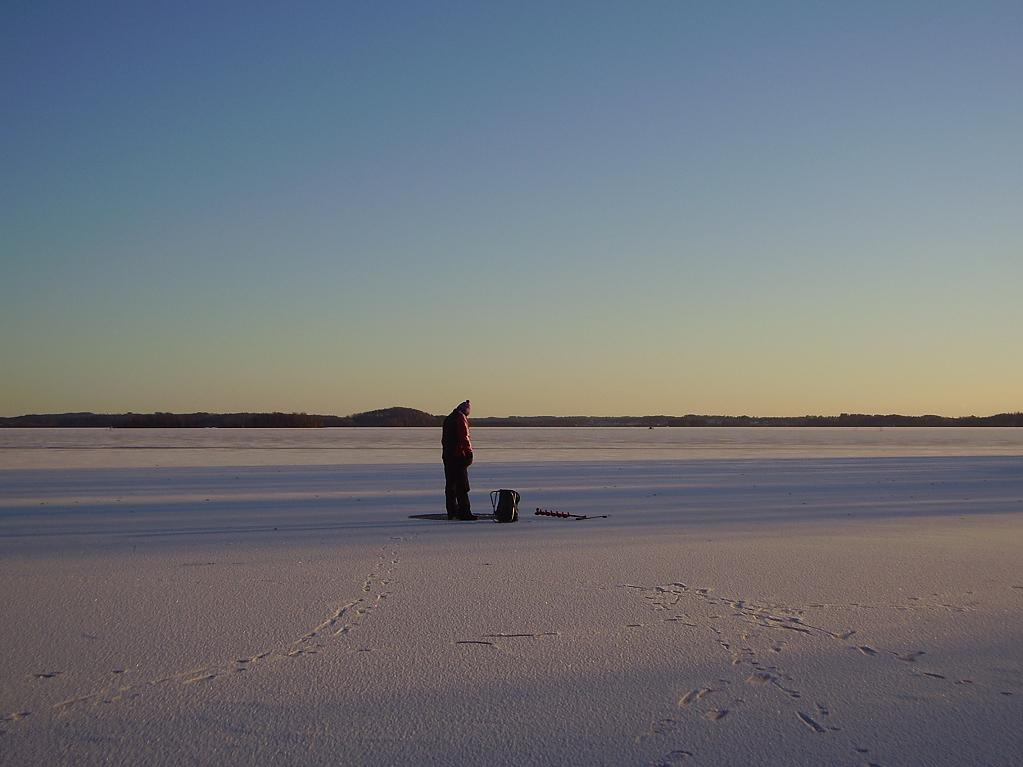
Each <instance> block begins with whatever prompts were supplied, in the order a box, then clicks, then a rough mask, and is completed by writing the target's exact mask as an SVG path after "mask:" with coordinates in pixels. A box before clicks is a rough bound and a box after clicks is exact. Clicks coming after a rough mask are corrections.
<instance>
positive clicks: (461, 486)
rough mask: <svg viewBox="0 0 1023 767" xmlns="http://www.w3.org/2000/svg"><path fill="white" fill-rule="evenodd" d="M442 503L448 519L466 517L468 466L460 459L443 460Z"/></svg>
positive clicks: (468, 512)
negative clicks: (445, 507)
mask: <svg viewBox="0 0 1023 767" xmlns="http://www.w3.org/2000/svg"><path fill="white" fill-rule="evenodd" d="M444 501H445V505H446V506H447V509H448V516H449V517H466V516H468V515H469V514H470V513H471V512H470V511H469V464H468V463H466V462H465V460H464V459H461V458H445V459H444Z"/></svg>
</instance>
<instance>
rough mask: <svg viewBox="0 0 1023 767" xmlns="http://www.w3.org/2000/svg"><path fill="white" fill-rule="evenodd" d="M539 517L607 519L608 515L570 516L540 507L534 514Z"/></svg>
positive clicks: (563, 512) (566, 513)
mask: <svg viewBox="0 0 1023 767" xmlns="http://www.w3.org/2000/svg"><path fill="white" fill-rule="evenodd" d="M533 515H534V516H537V517H557V518H558V519H575V520H579V519H607V514H569V513H568V512H567V511H557V510H555V509H541V508H540V507H539V506H538V507H537V509H536V511H534V512H533Z"/></svg>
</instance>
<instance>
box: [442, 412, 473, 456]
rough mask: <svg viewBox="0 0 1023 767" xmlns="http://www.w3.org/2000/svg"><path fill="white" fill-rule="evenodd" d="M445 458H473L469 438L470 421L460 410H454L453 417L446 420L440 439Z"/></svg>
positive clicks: (450, 416)
mask: <svg viewBox="0 0 1023 767" xmlns="http://www.w3.org/2000/svg"><path fill="white" fill-rule="evenodd" d="M440 444H441V448H442V450H443V456H444V458H446V459H451V458H469V457H470V456H472V440H471V439H470V438H469V419H468V418H466V417H465V416H464V415H463V414H462V412H461V411H460V410H452V411H451V415H449V416H448V417H447V418H445V419H444V426H443V429H442V431H441V438H440Z"/></svg>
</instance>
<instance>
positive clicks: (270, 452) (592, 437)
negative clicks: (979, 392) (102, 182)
mask: <svg viewBox="0 0 1023 767" xmlns="http://www.w3.org/2000/svg"><path fill="white" fill-rule="evenodd" d="M472 436H473V442H474V445H475V448H476V459H477V463H478V464H479V463H486V462H490V463H499V462H501V463H503V462H527V463H533V462H536V463H543V462H548V461H585V462H593V461H610V462H622V461H651V460H656V461H663V460H692V459H744V458H756V459H762V460H770V459H774V458H844V457H848V458H853V457H913V456H944V457H954V456H1014V455H1023V429H1011V428H1007V429H1000V428H885V429H867V428H863V429H860V428H820V429H818V428H723V427H722V428H657V429H645V428H532V427H531V428H489V429H488V428H477V429H473V432H472ZM439 460H440V429H424V428H419V429H399V428H386V429H371V428H359V429H0V469H4V468H8V469H31V468H51V469H56V468H130V467H138V468H143V467H167V466H285V465H286V466H296V465H309V466H328V465H335V466H337V465H359V464H424V463H438V462H439Z"/></svg>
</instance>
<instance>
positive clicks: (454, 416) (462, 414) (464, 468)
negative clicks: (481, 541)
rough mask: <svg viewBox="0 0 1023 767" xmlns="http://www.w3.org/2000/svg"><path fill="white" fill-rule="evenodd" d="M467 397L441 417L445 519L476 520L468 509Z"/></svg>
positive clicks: (468, 409)
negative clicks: (446, 517)
mask: <svg viewBox="0 0 1023 767" xmlns="http://www.w3.org/2000/svg"><path fill="white" fill-rule="evenodd" d="M471 408H472V405H470V404H469V400H466V401H465V402H463V403H462V404H460V405H459V406H458V407H456V408H455V409H454V410H452V411H451V414H450V415H449V416H448V417H447V418H445V419H444V427H443V431H442V432H441V439H440V444H441V448H442V457H443V459H444V501H445V504H446V505H447V509H448V519H466V520H468V519H478V517H477V516H476V515H475V514H473V513H472V511H470V510H469V467H470V466H471V465H472V441H471V440H470V439H469V411H470V409H471Z"/></svg>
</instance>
